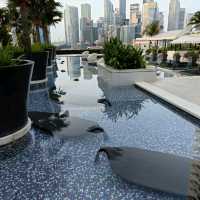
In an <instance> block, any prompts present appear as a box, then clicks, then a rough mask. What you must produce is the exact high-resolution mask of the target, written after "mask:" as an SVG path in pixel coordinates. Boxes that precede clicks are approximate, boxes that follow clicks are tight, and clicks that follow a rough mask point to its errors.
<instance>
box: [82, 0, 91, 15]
mask: <svg viewBox="0 0 200 200" xmlns="http://www.w3.org/2000/svg"><path fill="white" fill-rule="evenodd" d="M81 18H87V19H91V5H90V4H88V3H85V4H81Z"/></svg>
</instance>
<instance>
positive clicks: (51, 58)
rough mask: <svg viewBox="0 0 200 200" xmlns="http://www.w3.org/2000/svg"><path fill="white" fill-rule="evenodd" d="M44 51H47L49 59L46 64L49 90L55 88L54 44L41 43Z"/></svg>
mask: <svg viewBox="0 0 200 200" xmlns="http://www.w3.org/2000/svg"><path fill="white" fill-rule="evenodd" d="M42 46H43V49H44V50H45V51H48V52H49V59H48V62H47V63H48V64H47V77H48V87H49V89H50V90H51V89H52V88H55V76H54V74H55V70H57V69H56V68H55V67H54V66H55V59H56V49H55V47H54V46H52V45H49V44H44V45H42Z"/></svg>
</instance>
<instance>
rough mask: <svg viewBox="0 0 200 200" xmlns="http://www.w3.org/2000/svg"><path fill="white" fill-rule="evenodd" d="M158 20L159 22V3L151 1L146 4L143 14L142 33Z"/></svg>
mask: <svg viewBox="0 0 200 200" xmlns="http://www.w3.org/2000/svg"><path fill="white" fill-rule="evenodd" d="M145 2H146V1H145ZM157 20H159V10H158V4H157V2H154V1H153V0H151V1H148V2H146V3H144V4H143V12H142V32H143V31H144V30H145V28H146V26H147V25H149V24H151V23H152V22H154V21H157Z"/></svg>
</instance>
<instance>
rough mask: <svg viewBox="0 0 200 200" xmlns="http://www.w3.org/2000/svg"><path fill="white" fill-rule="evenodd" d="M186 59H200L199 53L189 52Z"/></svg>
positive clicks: (185, 55)
mask: <svg viewBox="0 0 200 200" xmlns="http://www.w3.org/2000/svg"><path fill="white" fill-rule="evenodd" d="M184 57H185V58H192V59H198V58H199V53H196V52H195V51H188V52H187V53H185V54H184Z"/></svg>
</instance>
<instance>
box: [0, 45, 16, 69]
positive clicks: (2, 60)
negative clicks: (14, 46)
mask: <svg viewBox="0 0 200 200" xmlns="http://www.w3.org/2000/svg"><path fill="white" fill-rule="evenodd" d="M12 59H13V51H11V50H10V49H9V48H0V67H2V66H9V65H12V64H14V63H15V61H14V60H12Z"/></svg>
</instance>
